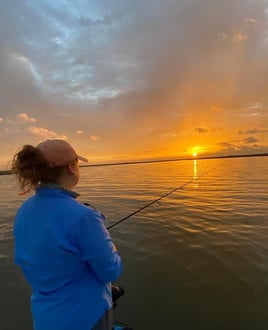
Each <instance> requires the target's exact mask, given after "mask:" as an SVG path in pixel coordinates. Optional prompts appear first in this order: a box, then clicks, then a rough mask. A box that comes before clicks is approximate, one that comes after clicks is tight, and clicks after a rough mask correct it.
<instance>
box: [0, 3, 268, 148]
mask: <svg viewBox="0 0 268 330" xmlns="http://www.w3.org/2000/svg"><path fill="white" fill-rule="evenodd" d="M267 8H268V4H267V2H266V1H245V0H236V1H233V0H226V1H221V0H167V1H160V0H144V1H135V2H133V1H130V0H128V1H125V0H117V1H115V0H109V1H108V0H93V1H86V0H79V1H75V2H74V1H71V0H66V1H61V0H59V1H52V0H40V1H38V2H36V1H34V0H26V1H20V0H13V1H1V3H0V12H1V20H0V46H1V47H0V118H1V119H2V120H1V128H2V127H3V129H2V130H1V132H0V139H1V140H2V139H4V138H5V139H6V136H7V132H9V134H10V135H11V133H10V132H14V134H15V129H14V127H13V126H12V125H11V124H10V123H9V124H8V121H7V120H8V119H9V120H14V118H16V116H17V115H18V114H20V113H24V114H26V115H27V117H25V118H28V119H29V118H34V119H36V123H35V124H34V126H33V125H31V127H36V128H37V129H43V131H42V132H43V133H45V132H52V133H53V134H57V135H58V136H64V135H66V136H68V137H70V138H73V139H77V141H78V139H79V137H80V140H79V141H82V140H81V139H82V138H83V139H84V140H85V142H83V141H84V140H83V141H82V142H81V143H85V145H86V144H88V143H91V144H90V146H91V147H92V148H94V146H95V145H94V144H93V143H94V142H97V143H98V147H99V148H100V149H101V148H103V150H104V149H105V148H104V144H105V143H106V144H107V145H108V146H110V147H111V148H112V149H113V150H115V151H117V148H119V145H120V146H122V148H123V149H124V148H125V150H127V148H128V145H129V144H130V143H132V142H133V143H134V142H135V143H137V139H140V140H139V142H140V143H142V142H143V140H142V139H144V135H143V134H139V132H142V131H143V132H144V131H146V128H147V127H154V129H153V130H151V131H150V132H148V131H147V136H148V137H149V136H150V137H151V138H154V139H155V140H156V141H157V138H159V139H161V137H162V136H163V134H164V135H165V136H171V135H172V137H174V136H176V135H178V136H179V133H180V132H181V131H183V132H185V134H186V130H187V128H186V124H187V125H190V126H191V129H192V127H197V128H196V130H197V132H199V133H205V131H206V129H205V128H203V125H204V127H206V125H208V127H215V126H217V123H218V122H220V123H222V124H225V129H226V127H227V126H228V124H227V122H230V120H231V119H230V115H233V117H234V118H235V117H236V118H238V117H239V118H241V117H243V120H251V119H252V118H253V119H254V126H255V127H260V123H261V122H263V121H264V120H268V118H267V105H268V94H267V92H266V86H267V83H268V70H267V68H268V59H267V49H268V44H267V38H268V30H267V19H268V17H267V16H268V15H267ZM265 10H266V11H265ZM249 105H251V106H249ZM256 105H258V106H256ZM208 109H210V110H208ZM241 109H242V110H241ZM252 115H254V117H252V118H251V116H252ZM203 117H204V122H202V118H203ZM206 119H207V120H209V121H210V122H209V123H207V122H206V121H207V120H206ZM26 122H27V120H26V119H25V125H26ZM189 123H190V124H189ZM29 124H30V123H29ZM222 124H221V126H223V125H222ZM199 125H200V126H199ZM201 125H202V126H201ZM20 127H21V129H20V130H19V132H20V134H21V139H22V140H23V139H26V138H34V137H33V136H32V135H31V131H29V127H30V126H28V127H24V126H20ZM165 127H168V129H165ZM244 127H250V126H249V125H245V126H244ZM27 128H28V129H27ZM238 129H239V127H238V128H237V129H236V132H237V131H238ZM222 130H224V127H223V129H222ZM77 131H80V132H83V134H77V133H76V132H77ZM209 131H210V130H209ZM35 132H37V131H35ZM163 132H164V133H163ZM246 132H247V133H246ZM260 132H262V133H266V132H267V130H266V129H262V131H261V130H260V129H258V132H256V133H260ZM52 133H51V134H52ZM16 134H19V133H18V132H17V131H16ZM239 134H254V132H252V131H250V130H247V129H245V130H243V131H242V130H241V131H240V132H239ZM37 135H38V134H37ZM92 136H96V137H98V139H96V141H94V139H91V138H90V137H92ZM125 136H127V137H128V138H127V139H125V138H122V137H125ZM87 137H88V140H87ZM16 141H17V140H16V138H15V137H14V138H12V137H11V138H10V143H13V145H14V147H15V144H16ZM34 141H35V140H34ZM88 141H90V142H88ZM111 141H113V142H111ZM102 143H103V145H102ZM1 147H2V146H1ZM222 147H224V145H222ZM226 147H227V146H226ZM3 148H5V147H4V146H3ZM159 148H161V146H160V147H159ZM149 149H150V150H154V149H155V147H154V146H153V147H152V148H151V147H148V150H149ZM9 150H10V148H8V146H7V147H6V149H5V152H6V153H8V151H9ZM118 150H119V149H118Z"/></svg>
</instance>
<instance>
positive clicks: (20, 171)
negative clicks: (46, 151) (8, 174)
mask: <svg viewBox="0 0 268 330" xmlns="http://www.w3.org/2000/svg"><path fill="white" fill-rule="evenodd" d="M62 170H63V166H59V167H53V168H51V167H49V163H48V162H47V160H46V159H45V157H44V156H43V154H42V152H41V151H40V150H39V149H37V148H36V147H34V146H32V145H25V146H23V147H22V149H21V150H20V151H19V152H18V153H16V154H15V156H14V157H13V160H12V172H13V173H14V174H15V175H16V176H17V179H18V182H19V186H20V188H21V189H22V191H23V192H24V193H26V192H28V191H30V190H31V189H34V188H36V187H37V186H38V184H39V183H40V182H48V183H56V182H57V179H58V177H59V175H60V174H61V172H62Z"/></svg>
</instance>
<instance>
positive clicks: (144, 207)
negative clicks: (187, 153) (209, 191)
mask: <svg viewBox="0 0 268 330" xmlns="http://www.w3.org/2000/svg"><path fill="white" fill-rule="evenodd" d="M217 167H218V166H217ZM217 167H215V168H213V169H211V170H208V171H207V172H205V173H203V174H201V175H200V176H199V178H201V177H203V176H205V175H207V174H208V173H209V172H211V171H214V170H215V169H216V168H217ZM195 180H196V178H193V179H191V180H189V181H187V182H185V183H183V184H182V185H180V186H179V187H177V188H175V189H172V190H170V191H169V192H167V193H166V194H164V195H162V196H160V197H158V198H156V199H154V200H152V201H151V202H148V203H147V204H146V205H144V206H142V207H140V208H139V209H137V210H136V211H134V212H132V213H130V214H128V215H127V216H125V217H123V218H122V219H120V220H118V221H116V222H114V223H113V224H111V225H110V226H108V227H107V229H108V230H110V229H112V228H114V227H115V226H117V225H119V224H120V223H122V222H124V221H126V220H127V219H129V218H130V217H132V216H133V215H135V214H137V213H140V212H141V211H143V210H144V209H146V208H147V207H149V206H151V205H153V204H155V203H157V202H159V201H160V200H161V199H163V198H165V197H167V196H169V195H171V194H173V193H174V192H176V191H178V190H182V189H184V188H185V187H186V186H188V185H189V184H190V183H192V182H193V181H195Z"/></svg>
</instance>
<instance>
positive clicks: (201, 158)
mask: <svg viewBox="0 0 268 330" xmlns="http://www.w3.org/2000/svg"><path fill="white" fill-rule="evenodd" d="M267 156H268V153H260V154H248V155H226V156H204V157H186V158H174V159H154V160H137V161H129V162H127V161H124V162H116V163H104V164H90V165H82V166H80V167H81V168H82V167H97V166H98V167H99V166H115V165H116V166H118V165H135V164H149V163H164V162H178V161H182V160H203V159H219V158H242V157H267ZM9 174H12V171H11V170H0V175H9Z"/></svg>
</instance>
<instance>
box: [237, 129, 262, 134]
mask: <svg viewBox="0 0 268 330" xmlns="http://www.w3.org/2000/svg"><path fill="white" fill-rule="evenodd" d="M257 133H268V128H267V129H266V128H249V129H246V130H240V131H239V132H238V134H257Z"/></svg>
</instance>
